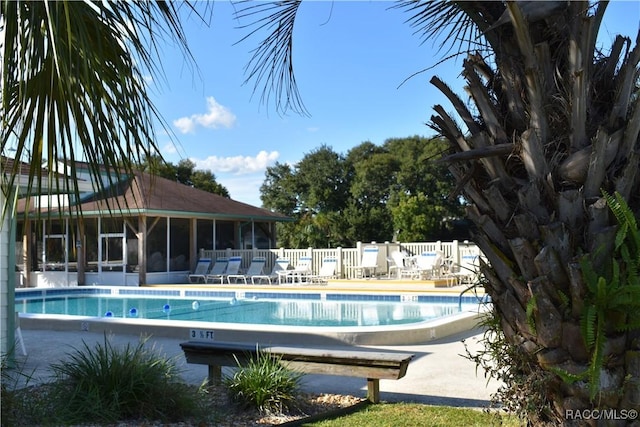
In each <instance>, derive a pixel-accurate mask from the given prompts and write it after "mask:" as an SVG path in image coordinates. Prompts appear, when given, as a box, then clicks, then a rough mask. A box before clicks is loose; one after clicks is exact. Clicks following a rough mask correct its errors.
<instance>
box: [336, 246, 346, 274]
mask: <svg viewBox="0 0 640 427" xmlns="http://www.w3.org/2000/svg"><path fill="white" fill-rule="evenodd" d="M336 261H337V264H338V265H337V266H336V275H337V276H338V277H339V278H340V279H344V275H343V273H342V272H343V271H344V268H343V266H344V259H343V258H342V246H338V247H337V248H336Z"/></svg>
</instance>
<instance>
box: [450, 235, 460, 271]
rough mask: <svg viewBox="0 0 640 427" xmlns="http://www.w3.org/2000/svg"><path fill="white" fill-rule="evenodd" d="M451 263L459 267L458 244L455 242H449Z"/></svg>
mask: <svg viewBox="0 0 640 427" xmlns="http://www.w3.org/2000/svg"><path fill="white" fill-rule="evenodd" d="M451 262H452V265H460V242H459V241H457V240H454V241H453V242H451Z"/></svg>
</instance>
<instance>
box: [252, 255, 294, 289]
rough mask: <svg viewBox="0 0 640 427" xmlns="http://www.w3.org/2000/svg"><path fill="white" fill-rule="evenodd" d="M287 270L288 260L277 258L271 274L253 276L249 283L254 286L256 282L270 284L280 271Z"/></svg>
mask: <svg viewBox="0 0 640 427" xmlns="http://www.w3.org/2000/svg"><path fill="white" fill-rule="evenodd" d="M288 268H289V259H288V258H278V259H276V262H275V263H274V264H273V269H272V270H271V274H263V275H260V274H258V275H255V276H251V283H253V284H254V285H255V284H256V281H257V282H258V283H262V282H263V281H267V282H268V283H269V284H271V281H272V280H276V279H277V278H278V277H280V275H279V274H278V273H279V272H281V271H287V269H288Z"/></svg>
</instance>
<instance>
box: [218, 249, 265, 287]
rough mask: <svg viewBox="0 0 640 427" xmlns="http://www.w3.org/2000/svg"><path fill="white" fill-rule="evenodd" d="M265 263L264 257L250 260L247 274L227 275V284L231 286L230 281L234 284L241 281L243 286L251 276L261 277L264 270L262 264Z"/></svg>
mask: <svg viewBox="0 0 640 427" xmlns="http://www.w3.org/2000/svg"><path fill="white" fill-rule="evenodd" d="M266 262H267V259H266V258H265V257H262V256H261V257H255V258H253V259H252V260H251V264H249V268H248V269H247V272H246V273H244V274H227V283H229V284H231V280H232V279H233V281H234V282H235V283H238V281H239V280H242V281H243V282H244V284H245V285H246V284H247V279H249V278H251V277H252V276H259V275H262V273H263V270H264V264H265V263H266Z"/></svg>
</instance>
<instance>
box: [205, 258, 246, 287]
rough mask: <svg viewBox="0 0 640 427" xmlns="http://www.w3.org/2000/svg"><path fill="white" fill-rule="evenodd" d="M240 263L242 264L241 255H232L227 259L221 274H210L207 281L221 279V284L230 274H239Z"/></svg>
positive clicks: (211, 281)
mask: <svg viewBox="0 0 640 427" xmlns="http://www.w3.org/2000/svg"><path fill="white" fill-rule="evenodd" d="M240 264H242V257H241V256H232V257H230V258H229V260H228V261H227V266H226V268H225V270H224V272H222V273H221V274H215V275H214V274H208V275H207V283H213V282H215V281H216V280H220V284H223V283H224V281H225V279H226V278H227V276H228V275H229V274H238V272H239V271H240Z"/></svg>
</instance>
